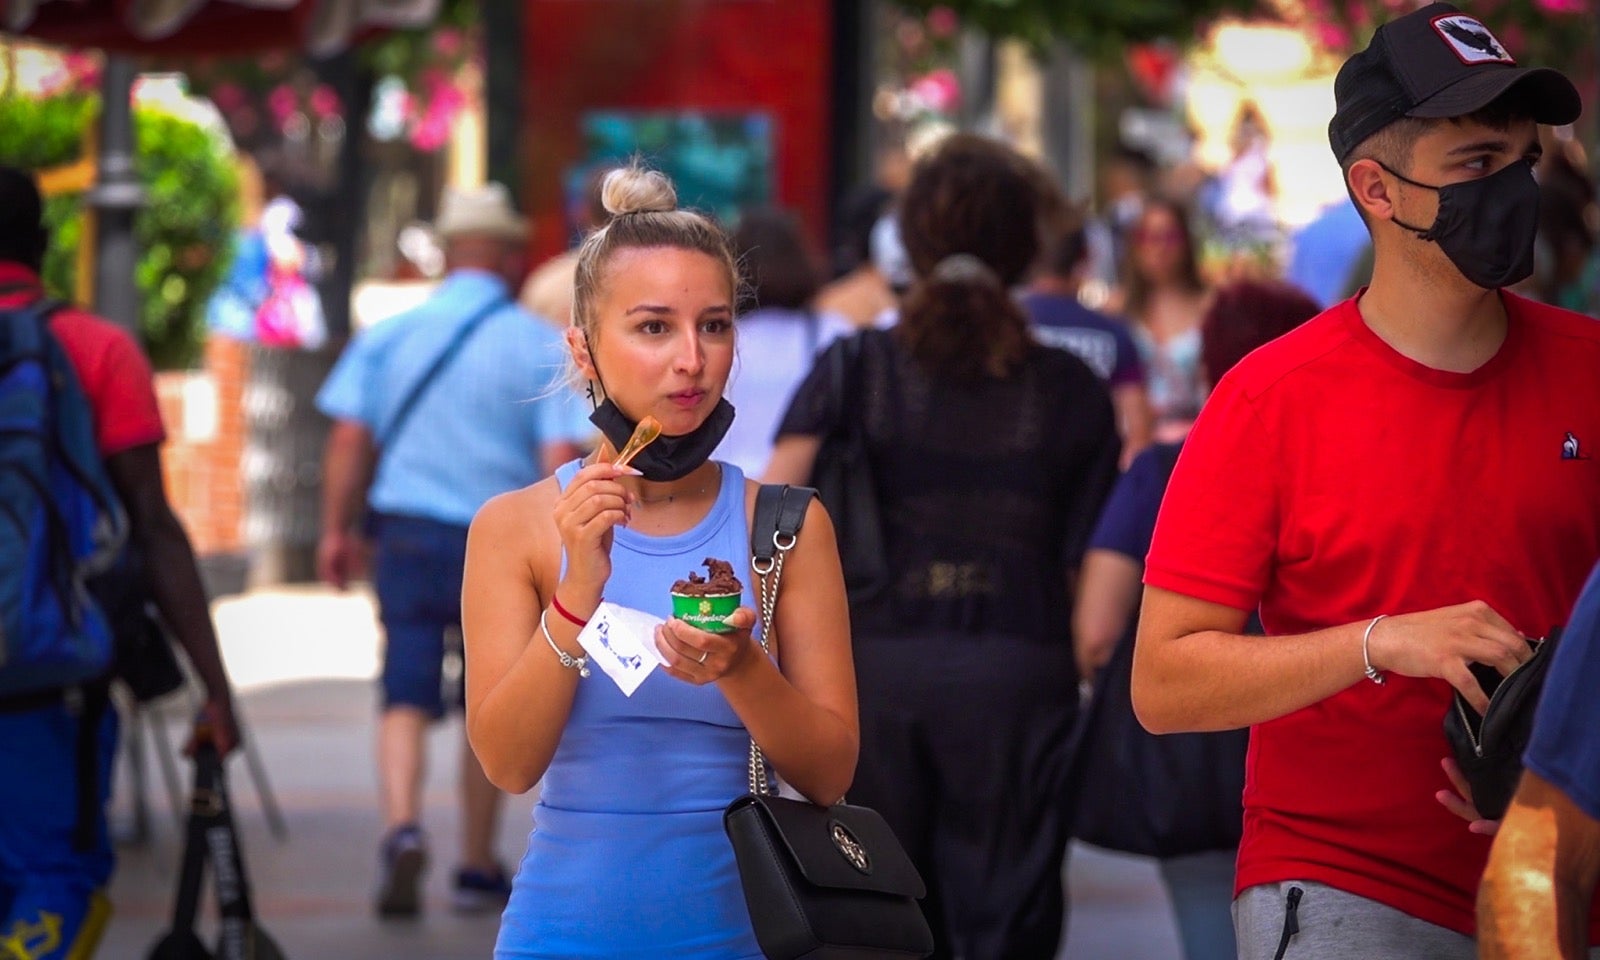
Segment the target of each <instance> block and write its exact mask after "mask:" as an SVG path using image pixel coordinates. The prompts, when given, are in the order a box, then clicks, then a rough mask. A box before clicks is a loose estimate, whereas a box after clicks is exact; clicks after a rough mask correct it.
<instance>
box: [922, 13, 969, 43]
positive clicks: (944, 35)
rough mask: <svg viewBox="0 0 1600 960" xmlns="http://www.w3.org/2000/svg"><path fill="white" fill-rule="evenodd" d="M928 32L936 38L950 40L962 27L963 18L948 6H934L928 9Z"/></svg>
mask: <svg viewBox="0 0 1600 960" xmlns="http://www.w3.org/2000/svg"><path fill="white" fill-rule="evenodd" d="M927 23H928V33H929V34H931V35H932V36H933V37H934V39H936V40H948V39H949V38H951V37H953V36H955V35H956V31H957V30H960V29H961V18H960V17H958V16H956V12H955V11H954V10H951V9H950V8H949V7H946V6H938V7H934V8H933V9H932V10H929V11H928V20H927Z"/></svg>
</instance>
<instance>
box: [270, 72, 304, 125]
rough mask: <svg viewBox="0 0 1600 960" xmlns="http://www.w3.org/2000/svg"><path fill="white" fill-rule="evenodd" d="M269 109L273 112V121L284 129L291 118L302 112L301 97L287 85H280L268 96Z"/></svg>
mask: <svg viewBox="0 0 1600 960" xmlns="http://www.w3.org/2000/svg"><path fill="white" fill-rule="evenodd" d="M267 109H268V110H270V111H271V112H272V119H273V120H274V121H275V122H276V123H277V124H278V127H279V128H280V129H282V127H283V126H284V124H286V123H288V122H289V118H290V117H292V116H294V115H295V114H296V113H298V112H299V111H300V97H299V95H298V94H296V93H295V92H294V88H293V87H291V86H289V85H288V84H287V83H280V84H278V85H277V86H276V87H274V88H272V92H271V93H269V94H267Z"/></svg>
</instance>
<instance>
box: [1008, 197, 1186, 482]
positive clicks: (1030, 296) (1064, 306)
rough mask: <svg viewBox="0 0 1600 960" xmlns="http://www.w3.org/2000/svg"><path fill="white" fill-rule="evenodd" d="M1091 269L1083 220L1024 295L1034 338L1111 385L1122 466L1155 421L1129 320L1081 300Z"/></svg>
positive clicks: (1064, 235)
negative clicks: (1071, 355) (1071, 356)
mask: <svg viewBox="0 0 1600 960" xmlns="http://www.w3.org/2000/svg"><path fill="white" fill-rule="evenodd" d="M1088 269H1089V243H1088V240H1087V238H1086V235H1085V233H1084V229H1083V225H1082V224H1081V223H1074V224H1071V225H1069V226H1068V227H1067V228H1066V229H1065V230H1063V231H1062V232H1061V234H1060V236H1058V237H1057V238H1056V242H1055V243H1053V244H1051V246H1050V250H1049V251H1048V252H1047V253H1046V255H1045V256H1044V258H1043V259H1042V266H1041V269H1040V270H1039V273H1038V275H1037V276H1036V277H1035V278H1034V280H1033V282H1032V283H1031V284H1030V285H1029V289H1028V292H1027V293H1025V294H1024V295H1023V297H1022V306H1023V309H1025V310H1027V312H1028V319H1029V321H1030V322H1031V324H1032V326H1033V336H1034V339H1036V340H1038V341H1039V342H1040V343H1042V344H1044V345H1045V346H1047V347H1057V348H1059V349H1062V350H1068V351H1070V352H1072V353H1074V354H1076V355H1077V357H1078V359H1080V360H1082V361H1083V362H1084V363H1086V364H1088V365H1089V369H1091V370H1093V371H1094V372H1095V373H1096V374H1097V375H1099V377H1100V379H1101V380H1104V381H1105V383H1106V386H1108V387H1110V388H1111V402H1112V405H1113V406H1114V407H1115V408H1116V412H1117V427H1118V430H1119V432H1120V433H1121V434H1122V463H1123V465H1124V466H1126V465H1127V464H1128V462H1129V461H1131V460H1132V459H1133V458H1134V456H1136V455H1137V454H1138V453H1139V451H1140V450H1142V449H1144V448H1145V447H1146V446H1148V445H1149V443H1150V434H1151V431H1152V430H1153V429H1154V426H1155V421H1154V417H1153V415H1152V414H1151V412H1150V400H1149V397H1148V395H1147V394H1146V393H1145V382H1144V362H1143V361H1141V360H1140V359H1139V348H1138V347H1137V346H1136V345H1135V344H1134V342H1133V335H1132V334H1130V333H1129V332H1128V327H1127V324H1125V323H1122V322H1121V321H1120V320H1117V319H1115V318H1113V317H1108V316H1106V315H1105V314H1103V313H1100V312H1098V311H1096V310H1091V309H1089V308H1088V307H1086V306H1084V305H1083V304H1082V303H1081V302H1080V301H1079V300H1078V289H1079V287H1081V286H1082V284H1083V278H1084V275H1085V273H1086V272H1087V271H1088Z"/></svg>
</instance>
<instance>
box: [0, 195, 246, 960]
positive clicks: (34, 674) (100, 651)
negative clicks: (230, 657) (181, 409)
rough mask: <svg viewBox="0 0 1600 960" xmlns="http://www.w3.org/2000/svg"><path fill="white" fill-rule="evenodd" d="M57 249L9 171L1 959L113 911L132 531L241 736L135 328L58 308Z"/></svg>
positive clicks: (1, 323)
mask: <svg viewBox="0 0 1600 960" xmlns="http://www.w3.org/2000/svg"><path fill="white" fill-rule="evenodd" d="M46 241H47V233H46V230H45V228H44V225H43V203H42V200H41V198H40V195H39V190H38V187H37V186H36V185H35V183H34V180H33V178H32V176H31V175H29V174H27V173H25V172H23V171H21V170H17V169H14V168H11V167H0V488H3V490H4V496H3V498H0V503H3V507H4V510H3V514H0V515H3V517H4V519H0V613H3V614H4V616H3V619H0V771H4V774H3V775H0V955H4V954H5V951H6V950H7V949H10V950H11V951H12V952H13V953H21V954H22V955H24V956H28V957H30V958H32V960H64V958H67V957H80V956H90V955H92V954H93V952H94V948H95V945H96V944H97V943H98V941H99V939H100V936H101V933H102V932H103V929H104V925H105V922H106V919H107V918H108V916H109V913H110V907H109V904H108V901H107V900H106V897H105V893H104V889H105V886H106V883H107V881H108V880H109V879H110V876H111V870H112V865H113V857H112V852H111V845H110V841H109V839H108V836H107V830H106V822H105V815H104V806H105V803H106V800H107V798H108V796H109V793H110V787H111V763H112V758H113V756H114V753H115V747H116V737H117V720H116V713H115V711H113V710H110V709H108V695H107V687H108V684H109V680H110V674H111V672H112V664H113V644H112V640H111V636H112V630H111V627H110V625H109V624H108V623H107V621H106V618H105V616H104V615H103V614H102V613H101V612H100V611H99V610H98V609H97V608H96V607H95V605H94V604H93V603H92V602H91V601H89V600H88V599H87V597H88V593H87V581H88V578H89V577H90V575H91V574H93V573H95V572H97V571H98V570H99V569H100V568H101V567H103V566H105V565H106V564H107V563H109V562H110V561H111V560H112V559H113V558H114V557H115V555H116V553H117V551H118V550H119V549H120V547H121V543H120V539H121V535H122V534H124V533H125V534H126V537H127V539H128V545H129V547H130V548H131V549H134V550H136V551H138V552H139V554H140V555H141V556H142V557H143V560H144V563H145V565H146V567H147V569H149V570H150V571H153V572H154V575H153V576H151V577H150V578H149V581H148V582H149V589H150V594H151V597H150V599H151V600H152V601H153V602H154V604H155V606H156V607H157V609H158V610H159V611H160V614H161V617H162V619H163V620H164V621H165V623H166V624H167V626H168V628H169V629H170V630H171V632H172V634H173V636H174V637H175V638H176V639H177V640H178V642H179V643H180V644H181V645H182V646H183V648H184V651H185V652H186V653H187V654H188V657H189V660H190V663H191V664H192V665H193V667H194V670H195V673H196V674H198V676H199V678H200V681H201V683H202V684H204V686H205V691H206V693H205V696H206V699H205V704H204V706H203V707H202V709H201V713H200V718H199V719H198V720H197V725H198V724H200V723H204V724H205V725H206V726H207V728H208V729H209V730H210V731H211V739H212V742H214V743H215V745H216V746H217V748H218V750H219V751H220V752H222V753H224V754H226V753H227V752H229V751H231V750H232V749H233V748H234V746H235V745H236V744H237V743H238V739H239V734H238V730H237V727H236V726H235V723H234V718H233V696H232V691H231V689H230V686H229V683H228V677H227V674H226V672H225V671H224V669H223V664H222V658H221V655H220V653H219V652H218V649H217V638H216V633H215V630H214V628H213V626H212V623H211V613H210V607H209V605H208V602H207V599H206V594H205V589H204V587H203V585H202V583H201V580H200V574H199V570H198V568H197V566H196V564H195V558H194V550H193V548H192V547H191V545H190V543H189V538H188V536H187V534H186V533H185V532H184V529H183V526H182V524H181V522H180V521H179V520H178V518H177V516H176V515H175V514H174V513H173V511H172V506H171V504H170V503H169V502H168V500H167V497H166V492H165V488H164V486H163V484H162V477H161V446H160V445H161V442H162V441H163V440H164V439H165V436H166V435H165V431H164V429H163V427H162V424H161V417H160V412H159V410H158V408H157V405H156V396H155V390H154V388H153V386H152V374H151V370H150V365H149V362H148V361H147V360H146V359H145V357H144V354H143V353H142V352H141V350H140V348H139V345H138V344H137V343H136V342H135V340H134V339H133V337H132V336H130V335H129V334H128V332H127V331H125V330H123V329H122V328H121V327H118V326H117V325H115V324H113V323H111V322H109V321H107V320H103V319H101V318H99V317H96V316H94V315H92V314H89V313H86V312H84V311H81V310H77V309H74V308H72V307H68V306H57V305H54V304H52V303H50V302H48V301H47V300H46V299H45V297H44V293H43V289H42V285H41V282H40V278H39V274H40V270H41V267H42V265H43V261H44V252H45V246H46Z"/></svg>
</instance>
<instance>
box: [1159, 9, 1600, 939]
mask: <svg viewBox="0 0 1600 960" xmlns="http://www.w3.org/2000/svg"><path fill="white" fill-rule="evenodd" d="M1334 91H1335V97H1336V101H1337V112H1336V115H1335V117H1334V119H1333V122H1332V123H1331V125H1330V127H1329V138H1330V141H1331V143H1332V145H1333V149H1334V153H1335V155H1336V156H1337V158H1338V160H1339V161H1340V163H1341V165H1342V167H1343V169H1344V172H1345V179H1346V184H1347V186H1348V188H1349V191H1350V193H1351V195H1352V197H1353V198H1354V200H1355V202H1356V205H1357V207H1358V208H1359V209H1360V210H1361V213H1362V216H1363V217H1364V219H1365V220H1366V222H1367V226H1368V228H1369V230H1370V231H1371V233H1372V238H1373V245H1374V257H1375V263H1374V268H1373V277H1372V285H1371V286H1370V287H1369V288H1367V289H1366V290H1365V291H1363V292H1362V293H1361V294H1359V295H1358V296H1357V297H1356V298H1355V299H1354V300H1351V301H1348V302H1345V303H1342V304H1339V305H1337V306H1335V307H1333V308H1332V309H1330V310H1328V311H1327V312H1325V313H1323V314H1322V315H1320V316H1318V317H1317V318H1315V319H1313V320H1312V321H1310V322H1309V323H1307V324H1305V325H1304V326H1302V327H1301V328H1299V329H1298V330H1296V331H1294V332H1293V333H1290V334H1288V335H1287V336H1285V337H1283V338H1281V339H1279V340H1277V341H1275V342H1273V343H1272V344H1269V345H1268V346H1266V347H1264V348H1262V349H1261V350H1259V351H1257V352H1256V353H1254V354H1253V355H1251V356H1250V357H1249V358H1247V359H1246V360H1245V361H1244V362H1242V363H1240V364H1239V365H1238V366H1237V367H1235V368H1234V369H1233V370H1232V371H1231V372H1230V373H1229V374H1228V375H1227V376H1225V377H1223V378H1222V381H1221V382H1220V383H1219V384H1218V385H1217V387H1216V390H1215V392H1214V393H1213V394H1212V397H1211V399H1210V401H1209V402H1208V404H1207V405H1206V408H1205V410H1204V412H1203V413H1202V415H1201V417H1200V419H1199V421H1198V422H1197V423H1196V424H1195V427H1194V431H1193V433H1192V434H1191V435H1190V437H1189V440H1188V443H1187V444H1186V445H1185V447H1184V451H1183V455H1182V458H1181V459H1180V460H1179V463H1178V466H1177V470H1176V472H1175V473H1174V475H1173V479H1172V484H1171V487H1170V488H1169V490H1168V492H1167V495H1166V499H1165V501H1164V503H1163V506H1162V510H1161V515H1160V520H1159V521H1158V524H1157V527H1156V531H1155V537H1154V541H1153V543H1152V546H1151V550H1150V555H1149V560H1148V564H1147V567H1146V574H1145V584H1146V589H1145V597H1144V607H1143V615H1142V619H1141V623H1140V628H1139V634H1138V641H1137V646H1136V655H1135V664H1134V675H1133V699H1134V706H1135V708H1136V710H1137V711H1138V714H1139V718H1140V720H1141V721H1143V723H1144V724H1145V726H1146V727H1148V728H1149V729H1151V730H1152V731H1154V732H1157V733H1166V732H1174V731H1179V730H1223V729H1229V728H1234V727H1241V726H1247V725H1249V726H1252V731H1251V745H1250V756H1249V761H1248V767H1247V781H1246V786H1245V792H1244V805H1245V822H1244V839H1243V842H1242V844H1241V846H1240V850H1239V861H1238V869H1237V876H1236V881H1235V889H1236V900H1235V903H1234V918H1235V928H1236V930H1237V932H1238V938H1239V951H1240V954H1239V955H1240V957H1241V960H1269V958H1281V957H1284V956H1285V955H1287V956H1290V957H1295V958H1308V957H1310V958H1328V957H1338V958H1344V957H1352V958H1355V957H1360V958H1380V957H1381V958H1384V960H1394V958H1410V957H1417V958H1421V957H1426V958H1430V960H1434V958H1456V957H1459V958H1462V960H1467V958H1472V957H1474V956H1475V954H1476V951H1475V945H1474V943H1473V935H1474V932H1475V928H1474V914H1473V900H1474V895H1475V892H1476V888H1477V885H1478V880H1479V877H1480V875H1481V873H1482V871H1483V867H1484V863H1485V859H1486V856H1487V853H1488V847H1489V839H1488V834H1490V833H1492V832H1493V830H1494V828H1495V824H1494V823H1492V822H1490V821H1487V820H1484V819H1483V818H1481V817H1480V816H1479V815H1478V813H1477V811H1476V810H1475V809H1474V808H1473V807H1472V805H1471V799H1470V795H1469V794H1468V791H1467V789H1466V787H1465V784H1464V782H1463V781H1462V780H1461V778H1460V776H1459V771H1457V770H1455V769H1454V765H1453V762H1445V761H1444V759H1443V758H1445V757H1447V756H1448V755H1449V748H1448V746H1447V744H1446V741H1445V738H1444V734H1443V730H1442V722H1443V718H1444V716H1445V713H1446V711H1447V709H1449V705H1450V699H1451V695H1452V688H1454V689H1455V690H1459V691H1460V692H1461V693H1462V694H1463V695H1464V696H1465V697H1466V698H1467V699H1468V700H1469V701H1470V702H1471V703H1473V704H1474V705H1475V706H1476V707H1477V708H1478V709H1480V710H1482V709H1483V708H1484V707H1485V706H1486V705H1487V697H1486V696H1485V694H1484V692H1483V690H1482V689H1481V688H1480V687H1479V685H1478V683H1477V682H1476V680H1475V679H1474V677H1473V675H1472V673H1471V672H1470V670H1469V669H1468V668H1469V665H1470V664H1473V663H1483V664H1489V665H1492V666H1493V667H1495V668H1496V669H1498V670H1499V671H1500V672H1501V673H1507V672H1509V671H1511V670H1513V669H1514V668H1516V666H1517V665H1518V664H1519V663H1521V662H1524V661H1526V660H1527V659H1528V658H1529V656H1531V648H1530V646H1529V644H1528V643H1527V641H1526V640H1525V637H1542V636H1544V635H1545V634H1546V632H1547V631H1548V630H1549V629H1550V628H1551V627H1552V626H1555V625H1557V624H1560V623H1562V622H1563V621H1564V620H1565V619H1566V617H1567V615H1568V613H1569V612H1570V610H1571V609H1572V604H1573V602H1574V601H1575V599H1576V598H1577V595H1578V592H1579V590H1580V588H1581V587H1582V585H1583V581H1584V577H1585V575H1586V574H1587V572H1588V570H1589V569H1590V567H1591V566H1592V565H1593V564H1594V562H1595V559H1596V558H1597V557H1600V459H1596V458H1595V457H1594V455H1593V451H1594V450H1595V449H1600V323H1596V322H1595V321H1593V320H1591V319H1589V318H1586V317H1581V316H1578V315H1576V314H1572V313H1568V312H1566V311H1562V310H1557V309H1555V308H1552V307H1547V306H1543V305H1541V304H1536V303H1532V302H1530V301H1527V300H1523V299H1520V298H1518V297H1516V296H1513V295H1511V294H1508V293H1504V292H1502V291H1501V289H1500V288H1502V287H1505V286H1509V285H1511V284H1513V283H1516V282H1517V281H1519V280H1521V279H1523V278H1524V277H1526V276H1528V274H1529V273H1530V272H1531V269H1532V256H1533V243H1534V233H1535V229H1536V227H1537V212H1536V211H1537V208H1538V198H1539V193H1538V187H1537V185H1536V183H1535V181H1534V178H1533V169H1532V167H1533V162H1534V161H1535V160H1536V159H1537V157H1538V155H1539V139H1538V135H1537V124H1538V123H1552V124H1565V123H1570V122H1572V121H1573V120H1574V119H1576V118H1577V116H1578V113H1579V110H1580V104H1579V98H1578V94H1577V91H1576V90H1575V89H1574V88H1573V86H1572V84H1571V82H1569V81H1568V80H1567V79H1566V78H1565V77H1563V76H1561V75H1560V74H1558V73H1556V72H1554V71H1550V70H1530V69H1524V68H1519V67H1517V66H1516V65H1515V63H1514V61H1513V60H1512V58H1511V57H1510V56H1509V55H1508V54H1507V53H1506V51H1505V48H1504V47H1503V46H1501V45H1500V43H1499V41H1497V40H1496V39H1495V38H1494V37H1493V35H1491V34H1490V33H1489V31H1488V30H1487V29H1485V28H1484V26H1483V25H1482V24H1481V23H1479V22H1478V21H1476V20H1474V19H1472V18H1470V17H1467V16H1464V15H1462V14H1461V12H1460V11H1459V10H1457V9H1456V8H1454V7H1452V6H1450V5H1449V4H1444V3H1436V4H1433V5H1431V6H1429V7H1426V8H1423V9H1421V10H1418V11H1415V12H1413V13H1410V14H1407V15H1406V16H1403V17H1400V18H1398V19H1396V20H1394V21H1392V22H1390V23H1388V24H1386V25H1384V26H1383V27H1381V28H1379V30H1378V31H1377V33H1376V34H1375V36H1374V37H1373V40H1372V42H1371V44H1370V46H1369V47H1368V48H1367V49H1366V50H1365V51H1362V52H1361V53H1358V54H1356V55H1355V56H1353V57H1352V58H1351V59H1350V60H1349V61H1348V62H1347V63H1346V64H1345V65H1344V67H1343V68H1342V69H1341V70H1340V72H1339V76H1338V78H1337V80H1336V82H1335V85H1334ZM1258 608H1259V611H1260V614H1261V620H1262V623H1263V625H1264V626H1265V627H1266V630H1267V633H1268V636H1266V637H1250V636H1245V635H1243V630H1242V628H1243V626H1244V623H1245V620H1246V617H1247V616H1248V614H1249V613H1250V611H1253V610H1256V609H1258ZM1441 767H1443V769H1441Z"/></svg>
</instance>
